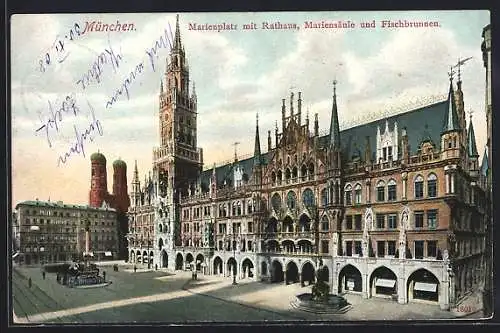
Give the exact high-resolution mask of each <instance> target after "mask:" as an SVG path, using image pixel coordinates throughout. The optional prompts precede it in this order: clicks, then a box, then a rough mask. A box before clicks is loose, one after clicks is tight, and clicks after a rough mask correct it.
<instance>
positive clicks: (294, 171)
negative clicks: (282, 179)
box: [292, 167, 297, 179]
mask: <svg viewBox="0 0 500 333" xmlns="http://www.w3.org/2000/svg"><path fill="white" fill-rule="evenodd" d="M296 178H297V167H293V169H292V179H296Z"/></svg>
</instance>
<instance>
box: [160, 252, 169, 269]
mask: <svg viewBox="0 0 500 333" xmlns="http://www.w3.org/2000/svg"><path fill="white" fill-rule="evenodd" d="M161 267H162V268H167V267H168V254H167V252H166V251H165V250H162V251H161Z"/></svg>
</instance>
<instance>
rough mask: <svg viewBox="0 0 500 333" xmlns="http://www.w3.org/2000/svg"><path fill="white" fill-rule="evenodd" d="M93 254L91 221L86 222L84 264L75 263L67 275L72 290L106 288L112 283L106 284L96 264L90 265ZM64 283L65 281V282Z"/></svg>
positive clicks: (66, 279)
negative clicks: (91, 248)
mask: <svg viewBox="0 0 500 333" xmlns="http://www.w3.org/2000/svg"><path fill="white" fill-rule="evenodd" d="M91 257H92V252H91V251H90V221H89V220H88V219H87V220H86V225H85V253H84V254H83V261H84V262H83V264H77V263H73V265H71V266H70V267H69V268H68V269H67V271H66V273H65V281H66V283H64V284H67V285H68V286H69V287H71V288H89V287H104V286H107V285H109V284H110V283H111V282H109V281H108V282H106V281H105V278H104V276H99V269H98V268H97V266H96V265H95V264H92V263H90V259H91ZM63 281H64V280H63Z"/></svg>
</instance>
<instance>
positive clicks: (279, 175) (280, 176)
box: [277, 170, 283, 185]
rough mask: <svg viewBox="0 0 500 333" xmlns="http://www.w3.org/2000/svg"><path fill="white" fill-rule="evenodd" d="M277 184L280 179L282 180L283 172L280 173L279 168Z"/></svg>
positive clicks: (279, 182)
mask: <svg viewBox="0 0 500 333" xmlns="http://www.w3.org/2000/svg"><path fill="white" fill-rule="evenodd" d="M277 176H278V185H280V184H281V181H282V180H283V174H282V173H281V170H278V175H277Z"/></svg>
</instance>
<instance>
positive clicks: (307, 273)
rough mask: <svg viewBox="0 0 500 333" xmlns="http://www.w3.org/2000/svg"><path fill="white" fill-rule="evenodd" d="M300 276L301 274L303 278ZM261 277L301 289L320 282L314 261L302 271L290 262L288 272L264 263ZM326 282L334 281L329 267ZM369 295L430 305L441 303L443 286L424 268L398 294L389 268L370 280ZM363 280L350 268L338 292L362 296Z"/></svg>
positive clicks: (344, 270)
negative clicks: (404, 295)
mask: <svg viewBox="0 0 500 333" xmlns="http://www.w3.org/2000/svg"><path fill="white" fill-rule="evenodd" d="M299 272H300V274H299ZM261 274H262V275H264V276H269V277H270V282H271V283H285V284H292V283H299V282H300V283H301V285H310V284H313V283H315V281H316V273H315V268H314V265H313V264H312V263H311V262H310V261H306V262H305V263H303V265H302V267H301V268H300V270H299V268H298V266H297V264H296V263H295V262H294V261H289V262H288V263H287V264H286V270H283V265H282V263H281V262H280V261H278V260H273V261H272V262H271V265H270V267H268V263H267V262H266V261H262V262H261ZM322 274H324V276H322V280H323V281H330V273H329V270H328V267H325V269H324V270H323V271H322ZM368 279H369V280H368V284H367V289H368V290H367V293H368V297H372V296H374V297H383V298H392V299H394V300H397V299H398V294H399V293H401V292H407V295H408V301H410V302H412V301H423V302H430V303H438V302H439V297H440V282H439V280H438V278H437V277H436V276H435V275H434V274H433V273H432V272H430V271H429V270H427V269H425V268H420V269H417V270H415V271H414V272H413V273H412V274H411V275H410V276H409V277H408V278H407V280H406V284H405V288H406V290H404V291H399V290H398V277H397V275H396V274H395V273H394V272H393V271H392V270H391V269H389V268H387V267H385V266H381V267H378V268H377V269H375V270H374V271H373V272H372V273H371V274H370V276H369V277H368ZM363 282H364V281H363V277H362V274H361V272H360V270H359V269H358V268H356V267H355V266H353V265H351V264H348V265H346V266H344V267H343V268H342V269H341V270H340V272H339V279H338V282H337V286H334V288H337V292H338V293H340V294H342V293H346V292H353V293H362V292H363V291H364V290H363Z"/></svg>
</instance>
